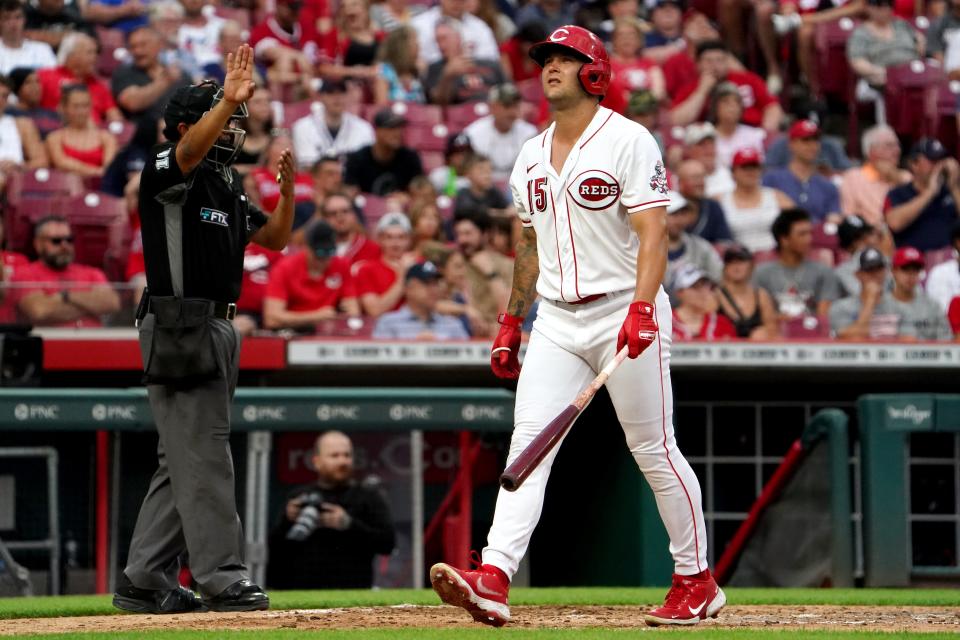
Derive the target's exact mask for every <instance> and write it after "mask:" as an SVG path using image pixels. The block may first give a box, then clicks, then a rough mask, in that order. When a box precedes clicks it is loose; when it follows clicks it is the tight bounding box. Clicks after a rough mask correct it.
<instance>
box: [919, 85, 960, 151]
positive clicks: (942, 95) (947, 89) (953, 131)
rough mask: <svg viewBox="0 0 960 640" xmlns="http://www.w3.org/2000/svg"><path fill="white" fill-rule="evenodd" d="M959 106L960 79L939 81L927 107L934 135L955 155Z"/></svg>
mask: <svg viewBox="0 0 960 640" xmlns="http://www.w3.org/2000/svg"><path fill="white" fill-rule="evenodd" d="M958 106H960V80H950V81H943V82H941V83H940V84H939V85H938V86H937V87H936V88H935V89H934V90H933V96H932V97H931V99H930V103H929V104H928V105H927V107H928V108H929V109H930V111H931V113H930V119H931V121H932V122H933V132H934V136H935V137H936V138H937V140H939V141H940V142H942V143H943V146H945V147H946V148H947V149H951V150H952V151H953V155H954V157H957V147H958V142H960V140H958V135H957V112H958V111H960V109H958Z"/></svg>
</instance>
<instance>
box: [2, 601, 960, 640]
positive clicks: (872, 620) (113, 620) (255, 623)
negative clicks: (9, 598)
mask: <svg viewBox="0 0 960 640" xmlns="http://www.w3.org/2000/svg"><path fill="white" fill-rule="evenodd" d="M511 613H512V616H513V621H512V622H511V623H510V625H509V626H512V627H518V628H543V629H549V628H572V627H611V628H621V629H622V628H624V627H644V626H645V624H644V622H643V609H641V608H639V607H633V606H520V607H513V608H512V612H511ZM476 624H477V623H475V622H473V621H472V620H471V618H470V616H469V615H468V614H467V613H466V612H464V611H462V610H460V609H454V608H453V607H448V606H421V605H395V606H389V607H349V608H339V609H294V610H290V611H263V612H255V613H193V614H184V615H173V616H153V615H149V616H138V615H112V616H89V617H74V618H23V619H17V620H3V621H0V635H8V636H9V635H19V634H36V633H66V632H73V633H77V632H81V633H82V632H93V631H96V632H112V631H128V632H136V631H146V630H150V629H160V628H165V629H171V628H179V629H185V630H186V629H194V630H220V629H244V630H250V629H304V630H312V629H370V628H402V627H432V628H452V627H470V626H474V625H476ZM704 626H708V627H713V628H727V629H733V628H736V629H744V628H754V629H767V630H770V629H776V628H781V629H794V630H797V629H801V628H803V629H833V630H836V631H840V630H850V631H854V630H863V631H892V632H896V631H913V632H917V631H931V632H936V631H940V632H960V611H958V610H957V609H956V608H948V607H899V606H892V607H879V606H876V607H871V606H797V605H790V606H780V605H751V606H728V607H726V608H725V609H724V610H723V612H722V613H721V614H720V616H719V617H718V618H717V619H715V620H709V621H707V622H704V623H702V624H701V625H700V628H703V627H704Z"/></svg>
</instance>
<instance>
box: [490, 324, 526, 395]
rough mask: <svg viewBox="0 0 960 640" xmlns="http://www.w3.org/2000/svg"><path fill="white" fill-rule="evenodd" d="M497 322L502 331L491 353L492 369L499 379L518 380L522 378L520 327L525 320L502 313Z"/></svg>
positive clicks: (494, 342)
mask: <svg viewBox="0 0 960 640" xmlns="http://www.w3.org/2000/svg"><path fill="white" fill-rule="evenodd" d="M497 322H499V323H500V331H499V332H498V333H497V337H496V339H495V340H494V341H493V348H492V349H491V351H490V368H491V369H493V375H495V376H497V377H498V378H506V379H508V380H516V379H517V378H519V377H520V333H521V331H520V326H521V325H522V324H523V318H520V317H518V316H512V315H510V314H509V313H501V314H500V317H499V318H497Z"/></svg>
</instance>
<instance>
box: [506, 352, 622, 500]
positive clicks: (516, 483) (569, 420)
mask: <svg viewBox="0 0 960 640" xmlns="http://www.w3.org/2000/svg"><path fill="white" fill-rule="evenodd" d="M627 351H628V348H627V347H624V348H623V349H621V350H620V352H619V353H617V355H616V356H614V358H613V360H611V361H610V363H609V364H607V366H605V367H604V368H603V371H601V372H600V373H599V374H597V377H596V378H594V379H593V381H592V382H591V383H590V384H588V385H587V386H586V388H585V389H584V390H583V391H581V392H580V393H579V394H578V395H577V397H576V398H575V399H574V401H573V404H570V405H567V408H566V409H564V410H563V411H561V412H560V414H559V415H558V416H557V417H556V418H554V419H553V420H551V421H550V424H548V425H547V426H546V427H544V429H543V431H541V432H540V433H538V434H537V437H535V438H534V439H533V440H531V441H530V444H528V445H527V446H526V448H525V449H524V450H523V451H521V452H520V455H519V456H517V459H516V460H514V461H513V462H512V463H511V464H510V466H509V467H507V468H506V469H505V470H504V472H503V474H502V475H501V476H500V486H501V487H503V488H504V489H506V490H507V491H516V490H517V489H519V488H520V485H522V484H523V481H524V480H526V479H527V476H529V475H530V474H531V473H533V470H534V469H536V468H537V465H539V464H540V463H541V462H542V461H543V459H544V458H545V457H546V456H547V454H548V453H550V451H551V450H552V449H553V448H554V447H555V446H557V443H559V442H560V440H562V439H563V436H564V435H565V434H566V433H567V431H568V430H569V429H570V427H571V426H572V425H573V421H574V420H576V419H577V416H579V415H580V412H581V411H583V410H584V408H585V407H586V406H587V404H589V402H590V400H591V399H592V398H593V396H594V395H595V394H596V393H597V390H599V389H600V387H602V386H603V385H604V383H606V381H607V378H609V377H610V374H612V373H613V372H614V370H615V369H616V368H617V367H618V366H620V363H621V362H623V361H624V359H626V357H627Z"/></svg>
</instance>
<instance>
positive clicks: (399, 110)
mask: <svg viewBox="0 0 960 640" xmlns="http://www.w3.org/2000/svg"><path fill="white" fill-rule="evenodd" d="M390 108H391V109H392V110H393V112H394V113H396V114H398V115H401V116H403V117H404V118H406V119H407V122H408V123H409V124H410V125H419V126H433V125H437V124H442V123H443V112H442V111H441V110H440V107H438V106H437V105H435V104H417V103H416V102H394V103H392V104H391V105H390ZM381 109H383V106H381V105H375V104H368V105H364V106H363V109H362V114H363V117H364V118H365V119H366V120H369V121H370V122H373V116H374V115H375V114H376V113H377V111H380V110H381Z"/></svg>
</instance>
